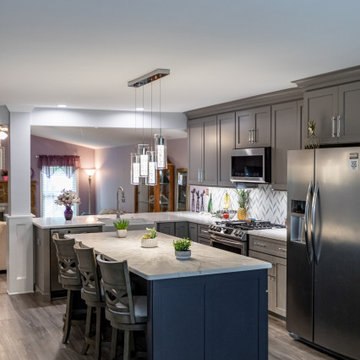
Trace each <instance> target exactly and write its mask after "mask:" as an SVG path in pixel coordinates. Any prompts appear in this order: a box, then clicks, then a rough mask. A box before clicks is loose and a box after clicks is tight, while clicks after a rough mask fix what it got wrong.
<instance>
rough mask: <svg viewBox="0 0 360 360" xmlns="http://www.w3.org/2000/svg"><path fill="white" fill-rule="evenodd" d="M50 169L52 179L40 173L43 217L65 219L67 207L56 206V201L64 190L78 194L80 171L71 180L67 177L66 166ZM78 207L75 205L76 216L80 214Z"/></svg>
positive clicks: (73, 174)
mask: <svg viewBox="0 0 360 360" xmlns="http://www.w3.org/2000/svg"><path fill="white" fill-rule="evenodd" d="M50 168H51V172H50V173H51V175H50V178H48V177H47V176H46V173H45V172H43V171H42V172H41V173H40V188H41V199H40V204H41V216H42V217H63V216H64V211H65V207H64V206H60V205H57V204H55V200H56V198H57V196H58V195H59V194H60V193H61V191H62V190H63V189H66V190H73V191H75V192H76V193H77V192H78V188H79V186H78V171H74V172H73V173H72V175H71V177H70V178H69V177H67V176H66V172H65V166H50ZM78 207H79V205H78V204H75V205H73V207H72V209H73V211H74V215H77V214H78Z"/></svg>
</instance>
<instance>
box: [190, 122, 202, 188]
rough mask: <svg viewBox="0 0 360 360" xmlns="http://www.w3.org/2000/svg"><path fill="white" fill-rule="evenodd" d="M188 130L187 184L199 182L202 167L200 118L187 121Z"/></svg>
mask: <svg viewBox="0 0 360 360" xmlns="http://www.w3.org/2000/svg"><path fill="white" fill-rule="evenodd" d="M188 130H189V134H188V135H189V147H188V150H189V154H188V156H189V184H193V185H198V184H200V179H199V170H201V169H202V142H203V131H202V120H201V119H199V120H191V121H189V122H188Z"/></svg>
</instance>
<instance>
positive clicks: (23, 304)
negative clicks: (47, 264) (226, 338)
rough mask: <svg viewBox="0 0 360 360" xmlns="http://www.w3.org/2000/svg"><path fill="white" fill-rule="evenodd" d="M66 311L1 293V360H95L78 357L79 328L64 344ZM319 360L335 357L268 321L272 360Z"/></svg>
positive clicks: (31, 298)
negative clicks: (296, 338) (297, 338)
mask: <svg viewBox="0 0 360 360" xmlns="http://www.w3.org/2000/svg"><path fill="white" fill-rule="evenodd" d="M64 312H65V300H57V301H54V302H52V303H51V304H49V303H47V302H43V301H42V299H41V297H40V296H39V295H36V294H26V295H14V296H9V295H7V294H1V295H0V329H1V335H0V360H25V359H26V360H77V359H80V360H81V359H84V360H85V359H87V360H94V357H93V356H92V349H91V348H90V350H89V354H88V355H80V354H79V352H80V350H81V346H82V332H81V330H80V328H79V327H77V326H74V327H73V329H72V330H71V334H70V342H69V344H67V345H64V344H62V343H61V338H62V325H63V322H62V317H63V314H64ZM103 358H104V359H108V358H109V351H108V348H107V347H105V348H104V349H103ZM320 359H321V360H326V359H333V358H332V357H330V356H327V355H325V354H323V353H321V352H318V351H316V350H314V349H312V348H310V347H308V346H306V345H304V344H302V343H300V342H298V341H295V340H293V339H292V338H291V337H290V336H289V335H288V333H287V332H286V329H285V323H284V321H281V320H278V319H276V318H273V317H270V318H269V360H320ZM169 360H171V359H169ZM224 360H225V359H224ZM246 360H251V359H246Z"/></svg>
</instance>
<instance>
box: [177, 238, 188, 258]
mask: <svg viewBox="0 0 360 360" xmlns="http://www.w3.org/2000/svg"><path fill="white" fill-rule="evenodd" d="M173 245H174V248H175V256H176V258H177V259H178V260H187V259H190V257H191V250H190V249H189V248H190V246H191V240H189V238H183V239H178V240H174V241H173Z"/></svg>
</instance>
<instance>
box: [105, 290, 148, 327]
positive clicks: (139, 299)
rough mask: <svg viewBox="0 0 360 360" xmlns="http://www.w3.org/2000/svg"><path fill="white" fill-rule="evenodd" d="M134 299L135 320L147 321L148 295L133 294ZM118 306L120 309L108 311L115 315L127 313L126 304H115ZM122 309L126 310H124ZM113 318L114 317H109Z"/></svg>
mask: <svg viewBox="0 0 360 360" xmlns="http://www.w3.org/2000/svg"><path fill="white" fill-rule="evenodd" d="M133 301H134V313H135V321H136V322H137V323H143V322H146V319H147V297H146V296H133ZM115 306H116V308H117V309H119V311H115V310H113V309H107V311H108V312H109V313H111V314H114V315H127V314H128V312H127V311H126V309H127V308H126V306H124V305H123V304H122V303H121V302H118V303H116V304H115ZM121 310H125V312H122V311H121ZM109 320H112V319H109Z"/></svg>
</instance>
